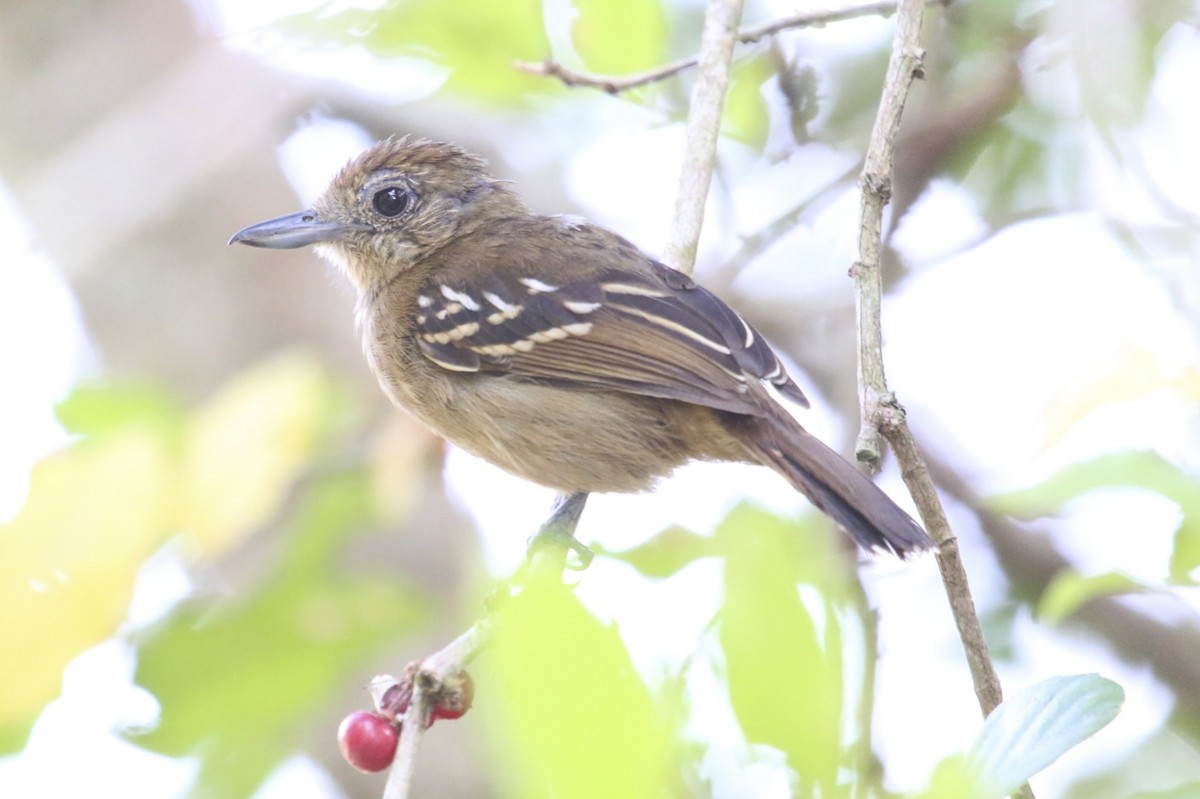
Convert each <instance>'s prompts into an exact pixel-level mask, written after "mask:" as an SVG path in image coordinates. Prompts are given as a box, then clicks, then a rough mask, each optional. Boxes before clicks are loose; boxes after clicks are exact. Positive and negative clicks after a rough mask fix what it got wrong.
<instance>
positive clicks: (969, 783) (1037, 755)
mask: <svg viewBox="0 0 1200 799" xmlns="http://www.w3.org/2000/svg"><path fill="white" fill-rule="evenodd" d="M1124 701H1125V691H1124V690H1123V689H1122V688H1121V686H1119V685H1117V684H1116V683H1115V682H1113V681H1112V680H1107V679H1105V678H1103V677H1101V676H1099V675H1097V674H1076V675H1068V676H1060V677H1050V678H1048V679H1045V680H1042V681H1040V682H1037V683H1035V684H1033V685H1031V686H1029V687H1028V688H1026V689H1025V690H1023V691H1021V692H1020V693H1018V694H1016V695H1015V696H1012V697H1010V698H1008V699H1006V700H1004V701H1003V702H1001V703H1000V705H999V706H998V707H996V709H995V710H993V711H992V712H991V713H990V714H989V715H988V717H987V720H986V721H985V722H984V724H983V728H982V729H981V730H980V731H979V735H978V736H977V737H976V739H975V741H974V742H973V743H972V744H971V746H970V748H969V749H968V750H967V752H966V753H965V755H952V756H951V757H948V758H946V759H945V760H943V761H942V762H941V763H940V764H939V765H938V767H937V768H936V769H935V771H934V775H933V779H932V780H931V782H930V785H929V788H928V789H927V790H926V791H925V792H923V793H921V794H920V797H921V799H1003V797H1006V796H1008V795H1009V794H1011V793H1012V792H1013V791H1015V790H1016V789H1017V788H1019V787H1020V786H1021V785H1022V784H1024V783H1027V782H1028V781H1029V778H1030V777H1032V776H1034V775H1035V774H1037V773H1038V772H1039V771H1041V770H1042V769H1044V768H1046V766H1048V765H1050V764H1051V763H1053V762H1054V761H1055V760H1057V759H1058V758H1059V757H1061V756H1062V755H1063V754H1064V753H1066V752H1067V751H1068V750H1069V749H1070V748H1071V747H1073V746H1075V745H1076V744H1078V743H1080V742H1082V741H1084V740H1085V739H1087V738H1089V737H1090V736H1092V735H1094V734H1096V733H1097V732H1099V731H1100V730H1101V729H1102V728H1104V727H1105V726H1106V725H1107V724H1108V723H1109V722H1111V721H1112V720H1113V719H1114V718H1116V717H1117V714H1118V713H1119V712H1120V710H1121V704H1122V703H1123V702H1124Z"/></svg>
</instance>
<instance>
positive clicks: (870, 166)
mask: <svg viewBox="0 0 1200 799" xmlns="http://www.w3.org/2000/svg"><path fill="white" fill-rule="evenodd" d="M924 11H925V4H924V2H923V0H901V2H900V6H899V13H898V15H897V23H896V36H895V39H894V40H893V44H892V55H891V59H890V60H889V62H888V70H887V78H886V80H885V83H884V87H883V97H882V98H881V99H880V103H879V112H878V114H877V115H876V117H875V126H874V129H873V130H872V131H871V141H870V143H869V145H868V147H867V156H866V162H865V164H864V167H863V174H862V179H861V188H862V209H861V217H860V232H859V255H858V261H857V262H856V263H855V264H854V265H853V267H851V270H850V271H851V274H852V276H853V277H854V284H855V286H854V287H855V302H856V306H857V310H858V335H859V369H860V371H859V390H860V401H861V407H862V426H861V431H860V433H859V438H858V444H857V450H858V457H859V459H860V460H862V461H864V462H866V463H867V464H868V465H870V466H872V467H875V466H877V465H878V462H879V459H880V451H881V442H880V438H881V435H882V436H884V437H886V438H887V440H888V443H889V444H891V446H892V449H893V451H894V452H895V453H896V460H897V461H898V462H899V464H900V473H901V476H902V477H903V478H904V482H905V485H907V486H908V490H909V492H910V493H911V494H912V496H913V499H914V500H915V501H916V503H917V508H918V510H919V511H920V513H921V519H922V521H924V522H925V527H926V528H927V529H928V530H929V533H930V534H931V535H932V536H933V539H934V540H935V541H936V542H937V544H938V549H939V551H938V555H937V562H938V568H939V569H940V570H941V573H942V582H943V584H944V585H945V588H946V596H947V597H948V599H949V601H950V610H951V612H952V613H953V615H954V622H955V625H956V626H957V627H958V634H959V638H960V639H961V641H962V644H963V650H964V652H965V653H966V656H967V663H968V665H969V667H970V670H971V680H972V682H973V684H974V686H975V694H976V697H977V698H978V700H979V706H980V708H981V709H982V711H983V714H984V715H985V716H986V715H987V714H989V713H991V711H992V710H993V709H994V708H995V707H996V706H997V705H998V704H1000V702H1001V701H1002V699H1003V694H1002V691H1001V687H1000V679H999V677H998V676H997V675H996V670H995V666H994V665H993V664H992V660H991V657H990V655H989V654H988V647H987V642H986V641H985V640H984V637H983V629H982V628H981V626H980V624H979V616H978V615H977V614H976V612H975V602H974V600H973V599H972V598H971V589H970V585H969V584H968V581H967V573H966V569H964V568H963V564H962V560H961V558H960V557H959V550H958V540H957V539H956V538H955V536H954V532H953V531H952V530H951V529H950V524H949V522H948V521H947V520H946V514H945V511H944V510H943V508H942V504H941V501H940V500H939V499H938V495H937V491H936V490H935V489H934V486H933V481H932V479H931V478H930V476H929V469H928V467H927V466H926V464H925V459H924V458H923V457H922V455H921V452H920V450H919V449H918V448H917V445H916V441H915V440H914V438H913V436H912V433H911V431H910V430H909V428H908V422H907V421H906V419H905V413H904V408H903V407H901V405H900V403H899V402H897V401H896V398H895V396H893V395H892V393H891V391H889V390H888V387H887V379H886V377H885V375H884V370H883V331H882V326H881V323H880V310H881V305H882V297H883V277H882V272H881V262H882V258H881V255H882V251H883V237H882V230H883V209H884V206H885V205H887V203H888V200H889V199H890V198H891V183H892V164H893V150H894V143H895V140H896V133H897V131H898V130H899V128H900V116H901V113H902V112H903V110H904V103H905V100H906V99H907V97H908V90H909V87H910V86H911V85H912V83H913V81H914V80H915V79H916V78H918V77H920V76H921V74H922V72H921V69H922V67H921V63H922V59H923V58H924V52H923V51H922V49H921V46H920V34H921V22H922V18H923V16H924ZM1014 796H1018V797H1025V798H1026V799H1032V797H1033V793H1032V791H1030V790H1029V787H1028V786H1023V787H1022V788H1021V789H1020V790H1019V791H1017V792H1016V793H1014Z"/></svg>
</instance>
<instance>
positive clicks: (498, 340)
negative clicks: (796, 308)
mask: <svg viewBox="0 0 1200 799" xmlns="http://www.w3.org/2000/svg"><path fill="white" fill-rule="evenodd" d="M638 257H639V259H640V258H644V256H640V254H638ZM471 272H472V273H473V274H469V275H455V274H454V271H453V270H449V271H448V273H447V270H438V271H437V272H436V273H435V274H436V279H434V280H431V281H430V282H429V283H427V284H426V286H425V287H424V290H423V291H422V292H421V294H420V295H419V297H418V317H417V323H418V324H417V333H416V335H417V341H418V344H419V345H420V347H421V350H422V352H423V353H424V354H425V356H426V357H427V358H428V359H429V360H431V361H432V362H434V363H436V364H438V365H439V366H442V367H443V368H445V369H448V370H452V371H459V372H488V373H503V374H508V375H513V376H516V377H520V378H524V379H528V380H532V381H537V382H542V383H550V384H558V385H567V386H572V387H576V388H581V389H586V390H598V391H613V390H616V391H623V392H628V393H633V394H643V395H647V396H653V397H665V398H669V399H678V400H683V401H686V402H691V403H695V404H698V405H705V406H708V407H712V408H718V409H721V410H728V411H733V412H735V413H756V412H760V405H759V403H760V402H761V399H760V398H759V397H758V395H759V393H760V392H759V391H751V390H750V389H751V387H752V384H753V383H754V382H757V381H763V382H765V383H769V384H771V385H773V386H774V387H775V388H777V389H778V390H779V391H780V392H781V393H783V394H784V395H785V396H787V397H788V398H789V399H791V400H793V401H795V402H798V403H800V404H801V405H805V406H807V405H808V401H807V399H806V398H805V397H804V395H803V394H802V393H801V391H800V389H799V387H797V386H796V384H795V383H793V382H792V380H791V378H789V377H788V375H787V372H786V371H785V369H784V367H783V364H782V363H780V361H779V358H778V357H777V356H776V354H775V353H774V351H773V350H772V349H771V348H770V346H769V345H768V344H767V343H766V341H765V340H764V339H763V337H762V336H761V335H760V334H759V333H758V332H757V331H756V330H755V329H754V328H753V327H751V325H750V324H749V323H748V322H746V321H745V320H744V319H742V317H741V316H739V315H738V314H737V313H735V312H734V311H733V309H731V308H730V307H729V306H728V305H726V304H725V303H724V302H722V301H721V300H720V299H718V298H717V297H716V296H715V295H713V294H712V293H711V292H709V291H707V290H706V289H704V288H702V287H700V286H698V285H697V284H696V283H695V282H693V281H692V280H691V279H690V278H689V277H687V275H684V274H683V273H681V272H678V271H676V270H673V269H669V268H668V267H666V266H662V265H661V264H657V263H655V262H653V261H650V260H649V259H645V260H641V261H639V263H637V268H636V269H620V268H611V267H606V268H603V269H600V270H591V273H590V274H589V276H588V279H586V280H578V281H575V282H565V283H561V284H557V283H552V282H549V281H550V278H548V277H547V278H533V277H518V278H516V279H515V280H512V279H505V278H504V277H502V276H499V275H497V274H496V273H495V271H493V272H492V273H491V274H488V275H487V276H484V277H482V278H481V275H480V271H478V270H471ZM542 274H543V275H545V274H546V272H545V271H543V272H542ZM456 277H458V278H460V279H458V280H456V279H455V278H456ZM468 278H469V279H468Z"/></svg>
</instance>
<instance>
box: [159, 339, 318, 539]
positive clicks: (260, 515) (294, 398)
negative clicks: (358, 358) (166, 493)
mask: <svg viewBox="0 0 1200 799" xmlns="http://www.w3.org/2000/svg"><path fill="white" fill-rule="evenodd" d="M325 388H326V385H325V379H324V376H323V374H322V372H321V370H320V368H319V367H318V366H317V364H316V363H315V362H314V361H313V360H311V359H309V358H307V357H304V356H300V355H287V356H283V357H280V358H276V359H274V360H272V361H269V362H267V363H264V364H261V365H259V366H256V367H254V368H252V369H250V370H248V371H246V372H243V373H242V374H240V375H238V376H236V377H234V378H233V379H232V380H230V381H229V382H228V383H226V384H225V385H224V386H222V387H221V389H220V390H219V391H218V392H217V393H216V395H215V396H213V398H212V399H210V400H209V401H208V402H207V403H206V404H205V405H204V406H203V407H201V408H200V409H199V410H197V411H196V413H195V415H194V417H193V418H192V420H191V421H190V423H189V425H188V429H187V433H186V443H185V447H184V458H183V487H182V501H181V514H182V517H181V518H182V526H183V528H184V530H185V532H186V533H187V535H188V539H187V540H188V541H189V543H190V544H192V545H193V546H194V547H195V548H196V550H197V552H196V554H198V555H200V556H203V557H215V556H218V555H220V554H221V553H222V552H225V551H226V550H228V549H229V548H230V547H232V546H234V545H236V544H238V543H239V542H241V541H242V540H243V539H244V538H245V537H246V536H247V535H249V534H250V533H252V532H253V531H254V530H256V529H258V528H259V527H261V526H262V525H263V524H265V523H266V522H267V521H269V520H270V519H271V518H272V517H273V516H275V515H276V514H277V513H278V512H279V508H280V506H281V505H282V503H283V501H284V499H285V498H286V496H287V494H288V491H289V490H290V489H291V486H292V483H293V482H294V481H295V480H296V478H297V477H298V476H299V475H300V474H301V473H302V472H303V470H304V468H305V467H306V466H307V464H308V462H309V459H310V458H311V456H312V451H313V448H314V444H315V442H316V438H317V434H318V432H319V429H320V425H321V419H322V410H323V407H324V402H325V399H326V391H325Z"/></svg>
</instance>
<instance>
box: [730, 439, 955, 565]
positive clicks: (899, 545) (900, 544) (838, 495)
mask: <svg viewBox="0 0 1200 799" xmlns="http://www.w3.org/2000/svg"><path fill="white" fill-rule="evenodd" d="M736 424H738V425H739V426H744V427H743V429H742V430H739V431H738V432H739V433H740V435H739V436H738V437H739V438H740V439H741V440H742V442H743V443H744V444H745V445H746V446H748V447H749V448H750V450H751V451H752V452H753V454H754V455H755V456H756V458H757V460H759V461H760V462H761V463H762V464H763V465H765V466H770V467H772V468H773V469H775V471H777V472H779V473H780V474H782V475H783V476H784V477H786V478H787V480H788V482H790V483H791V484H792V485H793V486H795V487H796V489H797V490H798V491H800V492H801V493H803V494H804V495H805V496H806V497H808V499H809V501H810V502H812V504H813V505H815V506H816V507H817V509H818V510H820V511H822V512H823V513H825V514H826V515H827V516H829V517H830V518H832V519H833V520H834V521H835V522H837V524H838V526H839V527H841V528H842V529H843V530H845V531H846V532H847V533H849V534H850V536H851V537H852V538H853V539H854V540H855V541H857V542H858V543H859V545H860V546H862V547H864V548H865V549H871V550H874V549H886V550H890V551H891V552H894V553H896V554H897V555H899V556H900V557H902V558H903V557H908V556H909V555H910V554H912V553H914V552H920V551H923V550H926V549H930V548H932V547H933V546H934V542H933V539H931V538H930V537H929V535H928V534H927V533H926V532H925V531H924V530H922V529H921V527H920V525H918V524H917V523H916V522H915V521H913V520H912V518H911V517H910V516H909V515H908V514H907V513H905V512H904V511H903V510H901V509H900V507H899V506H898V505H896V503H895V502H893V501H892V500H891V498H890V497H888V495H887V494H885V493H883V491H882V490H881V489H880V488H879V486H877V485H875V484H874V483H873V482H871V480H870V479H869V478H868V477H867V476H866V475H865V474H863V473H862V472H860V471H859V470H858V469H857V468H855V467H854V466H853V465H851V464H850V462H849V461H847V460H846V459H845V458H843V457H842V456H841V455H839V454H837V453H836V452H834V451H833V450H832V449H830V448H829V447H827V446H825V444H823V443H822V442H821V441H820V440H819V439H818V438H817V437H816V436H814V435H812V434H811V433H809V432H808V431H806V430H804V428H802V427H800V425H798V424H796V423H794V422H792V421H791V420H790V418H789V419H788V423H784V422H782V421H779V420H774V419H771V418H762V417H740V418H739V419H738V420H737V422H736Z"/></svg>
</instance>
